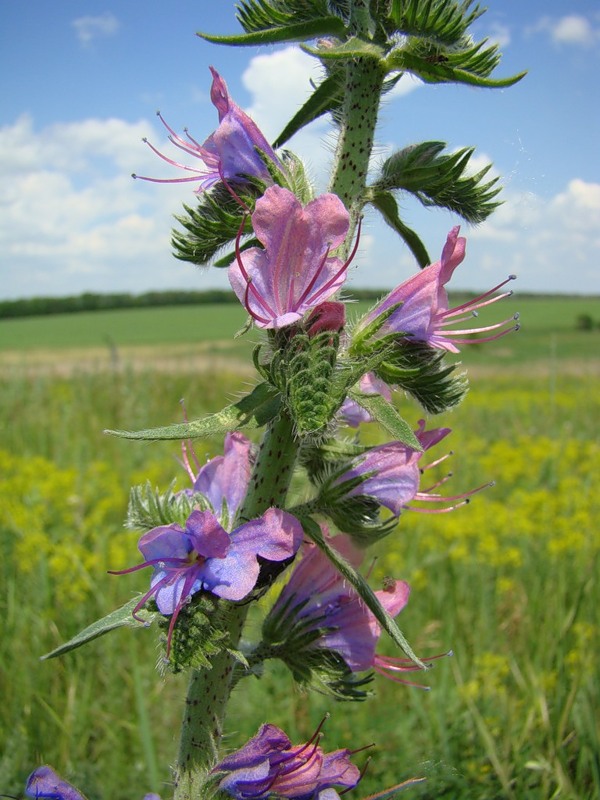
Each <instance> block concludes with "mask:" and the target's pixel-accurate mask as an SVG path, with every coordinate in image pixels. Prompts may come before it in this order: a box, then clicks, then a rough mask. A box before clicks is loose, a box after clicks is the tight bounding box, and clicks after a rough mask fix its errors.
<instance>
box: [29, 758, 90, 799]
mask: <svg viewBox="0 0 600 800" xmlns="http://www.w3.org/2000/svg"><path fill="white" fill-rule="evenodd" d="M25 794H26V795H27V797H35V798H48V800H85V797H84V796H83V795H82V794H81V792H78V791H77V789H76V788H75V787H74V786H71V784H70V783H67V781H64V780H63V779H62V778H61V777H60V776H59V775H57V774H56V772H55V771H54V770H53V769H52V767H48V766H43V767H38V768H37V769H36V770H34V771H33V772H32V773H31V775H30V776H29V778H28V779H27V785H26V786H25Z"/></svg>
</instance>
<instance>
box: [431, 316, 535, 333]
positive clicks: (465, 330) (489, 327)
mask: <svg viewBox="0 0 600 800" xmlns="http://www.w3.org/2000/svg"><path fill="white" fill-rule="evenodd" d="M518 318H519V317H518V315H515V316H512V317H509V318H508V319H504V320H502V322H497V323H496V324H495V325H486V326H485V327H481V328H462V329H461V330H458V331H444V336H446V337H449V336H466V335H467V334H470V333H486V331H495V330H498V328H502V327H503V326H504V325H508V324H509V323H511V322H514V321H515V320H517V319H518ZM514 327H515V326H514V325H511V327H510V328H509V329H508V330H507V331H505V333H510V331H512V330H514Z"/></svg>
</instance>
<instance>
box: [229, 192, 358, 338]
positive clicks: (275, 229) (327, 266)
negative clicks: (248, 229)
mask: <svg viewBox="0 0 600 800" xmlns="http://www.w3.org/2000/svg"><path fill="white" fill-rule="evenodd" d="M252 226H253V228H254V233H255V234H256V237H257V238H258V239H259V241H260V242H261V244H262V245H263V247H264V249H261V248H258V247H252V248H250V249H248V250H245V251H244V252H243V253H242V252H241V251H240V247H239V237H238V241H237V244H236V259H235V261H234V262H233V263H232V264H231V266H230V267H229V282H230V284H231V287H232V288H233V291H234V292H235V293H236V295H237V297H238V299H239V300H240V302H241V303H242V304H243V305H244V306H245V307H246V309H247V310H248V313H249V314H250V315H251V316H252V318H253V319H254V322H255V323H256V325H257V326H258V327H259V328H275V329H276V328H283V327H285V326H286V325H291V324H293V323H294V322H298V321H299V320H300V319H301V318H302V317H303V316H304V314H305V313H306V312H307V311H310V310H311V309H312V308H314V307H315V306H316V305H318V304H320V303H322V302H323V301H324V300H326V299H327V298H328V297H330V296H331V295H333V294H334V293H335V292H336V291H337V290H338V289H339V288H340V287H341V286H342V284H343V283H344V281H345V280H346V272H347V269H348V265H349V264H350V261H351V260H352V257H353V256H354V253H352V255H351V257H350V259H349V260H348V261H347V262H346V263H343V262H342V261H341V260H340V259H339V258H336V257H335V256H330V255H329V253H330V252H331V251H332V250H335V249H336V248H337V247H339V246H340V245H341V244H342V242H343V241H344V239H345V238H346V235H347V234H348V230H349V227H350V217H349V214H348V212H347V211H346V208H345V207H344V204H343V203H342V201H341V200H340V199H339V197H337V195H334V194H323V195H321V196H320V197H317V198H316V199H315V200H312V201H311V202H310V203H308V205H306V206H305V207H303V206H302V204H301V203H300V201H299V200H298V198H297V197H296V196H295V195H294V194H293V193H292V192H290V191H289V189H284V188H282V187H280V186H270V187H269V188H268V189H267V190H266V192H265V193H264V195H263V196H262V197H261V198H260V199H259V200H257V202H256V207H255V210H254V213H253V214H252ZM355 249H356V248H355Z"/></svg>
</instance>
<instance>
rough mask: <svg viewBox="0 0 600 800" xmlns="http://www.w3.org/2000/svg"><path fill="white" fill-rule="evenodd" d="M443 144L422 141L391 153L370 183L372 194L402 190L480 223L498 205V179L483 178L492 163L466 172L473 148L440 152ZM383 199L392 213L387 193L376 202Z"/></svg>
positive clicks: (470, 220) (427, 202)
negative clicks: (476, 170) (474, 170)
mask: <svg viewBox="0 0 600 800" xmlns="http://www.w3.org/2000/svg"><path fill="white" fill-rule="evenodd" d="M445 146H446V144H445V142H422V143H421V144H418V145H411V146H409V147H405V148H404V149H403V150H399V151H397V152H396V153H394V154H393V155H391V156H390V157H389V158H388V159H387V160H386V161H385V162H384V164H383V165H382V167H381V171H380V175H379V177H378V178H377V179H376V180H375V182H374V184H373V187H372V189H373V190H374V197H377V196H378V193H379V192H381V191H382V190H383V191H384V192H387V191H389V190H398V189H402V190H404V191H407V192H410V193H411V194H413V195H415V197H416V198H417V199H418V200H419V201H420V202H421V203H422V204H423V205H424V206H427V207H431V206H438V207H441V208H448V209H450V210H451V211H455V212H456V213H457V214H459V215H460V216H461V217H462V218H463V219H466V220H467V222H472V223H478V222H483V220H485V219H487V217H489V215H490V214H491V213H492V211H494V209H495V208H497V207H498V206H499V205H500V203H499V202H498V201H496V200H495V199H494V198H495V197H496V196H497V195H498V194H499V193H500V191H501V189H500V187H499V186H497V185H496V184H497V181H498V179H497V178H492V180H489V181H486V180H485V177H486V175H487V173H488V171H489V170H490V169H491V164H488V165H487V166H486V167H484V168H483V169H481V170H480V171H479V172H477V173H475V174H471V175H469V174H468V169H469V162H470V159H471V156H472V155H473V152H474V148H472V147H464V148H462V149H460V150H457V151H456V152H454V153H443V152H442V151H443V150H444V148H445ZM382 199H383V202H384V207H385V208H386V209H387V211H388V213H389V212H390V211H391V212H392V213H393V207H391V204H390V201H389V196H388V197H386V196H385V194H384V197H383V198H381V197H379V202H381V200H382ZM374 205H376V202H374ZM382 213H384V212H383V211H382ZM392 220H393V216H392ZM386 221H387V220H386ZM398 221H399V220H398ZM390 224H391V222H390ZM401 224H402V223H400V225H401ZM393 227H394V226H393ZM399 232H400V231H399ZM401 235H402V234H401Z"/></svg>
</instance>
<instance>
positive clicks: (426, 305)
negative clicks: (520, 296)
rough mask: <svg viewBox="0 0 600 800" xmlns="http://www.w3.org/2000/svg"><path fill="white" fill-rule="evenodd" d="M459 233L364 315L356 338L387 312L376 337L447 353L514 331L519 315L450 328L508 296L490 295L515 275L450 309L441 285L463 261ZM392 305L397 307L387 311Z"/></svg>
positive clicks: (463, 241) (456, 230)
mask: <svg viewBox="0 0 600 800" xmlns="http://www.w3.org/2000/svg"><path fill="white" fill-rule="evenodd" d="M459 231H460V227H459V226H456V227H455V228H452V230H451V231H450V233H449V234H448V237H447V239H446V244H445V245H444V249H443V251H442V257H441V259H440V260H439V261H436V262H435V263H434V264H430V265H429V266H428V267H425V269H422V270H421V271H420V272H418V273H417V274H416V275H413V277H412V278H409V279H408V280H407V281H404V283H401V284H400V285H399V286H397V287H396V288H395V289H394V290H393V291H391V292H390V293H389V294H388V295H387V296H386V297H384V299H383V300H382V301H381V302H379V303H378V304H377V305H376V306H375V308H373V309H372V310H371V311H370V312H369V313H368V314H367V315H366V316H365V317H363V319H362V320H361V321H360V322H359V324H358V326H357V327H356V329H355V335H356V336H358V338H360V333H361V331H363V330H364V329H365V328H366V327H367V326H369V325H371V324H372V323H374V322H376V320H377V318H378V317H381V315H382V314H385V313H386V312H387V313H389V316H388V318H387V319H386V320H385V321H384V322H383V324H382V325H381V327H380V328H379V329H378V330H377V333H376V336H377V338H381V337H383V336H387V335H389V334H397V335H400V336H407V337H410V338H411V339H412V340H417V341H422V342H426V343H427V344H428V345H430V346H431V347H434V348H438V349H440V350H448V351H449V352H451V353H458V352H459V349H458V347H457V345H462V344H469V343H473V342H489V341H492V340H493V339H497V338H499V337H500V336H503V335H504V334H506V333H509V332H510V331H513V330H517V329H518V325H515V320H516V319H518V314H517V315H515V316H513V317H510V318H509V319H506V320H504V321H503V322H498V323H496V324H494V325H488V326H486V327H470V326H469V327H466V328H460V329H459V330H457V329H453V330H449V327H450V326H452V325H456V324H457V323H463V322H465V321H466V320H469V319H471V318H472V317H474V316H475V317H476V316H477V310H478V309H479V308H483V307H484V306H488V305H490V304H492V303H495V302H496V301H498V300H501V299H502V298H504V297H509V296H510V295H511V294H512V291H508V292H503V293H502V294H499V295H494V292H495V291H497V290H498V289H500V288H501V287H502V286H505V285H506V284H507V283H508V282H509V281H511V280H514V279H515V277H516V276H515V275H509V276H508V278H507V279H506V280H505V281H503V282H502V283H500V284H498V286H495V287H494V288H493V289H490V290H489V291H487V292H485V293H484V294H482V295H480V296H479V297H476V298H474V299H473V300H469V301H468V302H466V303H463V304H462V305H459V306H456V307H455V308H452V309H449V308H448V295H447V293H446V289H445V288H444V287H445V285H446V284H447V283H448V281H449V280H450V278H451V277H452V274H453V273H454V270H455V269H456V267H457V266H458V265H459V264H460V263H461V262H462V261H463V259H464V257H465V245H466V239H465V238H464V237H463V236H459V235H458V234H459ZM394 306H398V307H397V308H396V309H394V310H392V311H391V313H390V310H391V309H392V308H393V307H394ZM490 331H498V333H496V334H492V335H489V336H479V337H477V338H473V339H470V338H468V337H469V336H470V335H471V334H479V333H481V334H483V333H489V332H490Z"/></svg>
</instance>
